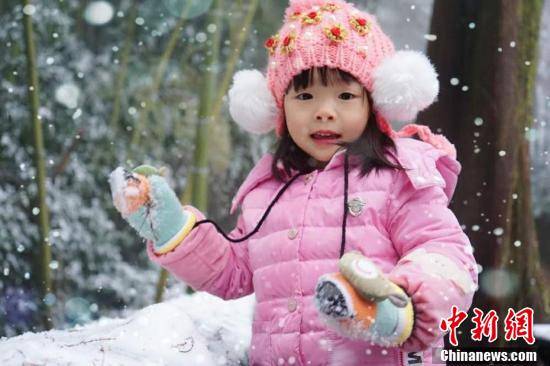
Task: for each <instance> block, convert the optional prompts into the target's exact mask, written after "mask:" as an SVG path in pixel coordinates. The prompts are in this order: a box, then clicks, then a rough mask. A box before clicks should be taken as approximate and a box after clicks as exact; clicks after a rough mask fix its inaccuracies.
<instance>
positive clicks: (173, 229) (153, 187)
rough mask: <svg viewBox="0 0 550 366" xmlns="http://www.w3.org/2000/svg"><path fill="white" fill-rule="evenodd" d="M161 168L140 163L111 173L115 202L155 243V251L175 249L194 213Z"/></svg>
mask: <svg viewBox="0 0 550 366" xmlns="http://www.w3.org/2000/svg"><path fill="white" fill-rule="evenodd" d="M160 173H161V172H160V171H159V170H157V169H156V168H154V167H151V166H145V165H142V166H139V167H137V168H135V169H134V170H133V171H127V170H125V169H123V168H120V167H119V168H117V169H115V170H114V171H113V172H112V173H111V174H110V177H109V183H110V185H111V193H112V197H113V202H114V205H115V207H116V208H117V210H118V211H119V212H120V213H121V215H122V217H123V218H124V219H125V220H126V221H128V223H129V224H130V226H132V227H133V228H134V229H135V230H136V231H137V232H138V233H139V235H140V236H141V237H142V238H144V239H146V240H150V241H152V242H153V244H154V249H155V252H156V253H159V254H164V253H167V252H169V251H171V250H172V249H174V248H175V247H176V246H177V245H178V244H179V243H180V242H181V241H182V240H183V238H184V237H185V236H186V235H187V234H188V233H189V232H190V231H191V229H192V228H193V226H194V224H195V215H194V214H193V213H191V212H189V211H186V210H184V209H183V207H182V206H181V204H180V202H179V200H178V198H177V196H176V194H175V193H174V191H173V190H172V189H171V188H170V186H169V185H168V182H167V181H166V179H164V177H162V176H161V175H160Z"/></svg>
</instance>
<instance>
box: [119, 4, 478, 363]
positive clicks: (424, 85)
mask: <svg viewBox="0 0 550 366" xmlns="http://www.w3.org/2000/svg"><path fill="white" fill-rule="evenodd" d="M265 45H266V48H267V49H268V52H269V64H268V69H267V78H264V76H263V75H262V74H261V73H260V72H259V71H250V70H249V71H241V72H239V73H237V74H236V75H235V78H234V83H233V86H232V88H231V90H230V92H229V97H230V112H231V114H232V116H233V118H234V119H235V120H236V121H237V122H238V123H239V124H240V125H241V126H242V127H243V128H245V129H247V130H248V131H251V132H254V133H265V132H269V131H270V130H272V129H273V128H275V129H276V133H277V136H278V138H279V139H278V145H277V148H276V151H275V152H274V154H267V155H266V156H264V157H263V158H262V159H261V160H260V161H259V162H258V163H257V164H256V166H255V167H254V168H253V170H252V171H251V173H250V174H249V175H248V177H247V178H246V180H245V181H244V183H243V184H242V186H241V187H240V189H239V190H238V192H237V194H236V196H235V198H234V200H233V203H232V207H231V213H233V212H235V210H236V209H237V208H238V207H240V208H241V213H240V215H239V217H238V222H237V227H236V228H235V229H234V230H233V231H232V232H231V233H230V234H228V235H225V234H223V233H222V232H221V230H219V228H218V227H217V225H215V224H214V225H213V223H212V222H211V221H209V220H205V219H204V215H203V214H202V213H201V212H199V211H198V210H197V209H195V208H194V207H192V206H184V207H183V208H182V207H181V205H180V204H179V202H178V199H177V197H176V196H175V194H174V193H173V192H172V191H171V189H170V188H169V187H168V185H167V183H166V181H165V180H164V179H163V178H162V177H161V176H160V175H157V174H155V173H156V172H155V171H154V170H151V169H148V168H146V167H141V168H139V169H137V170H136V171H134V172H126V173H124V174H122V173H121V170H120V169H118V170H117V171H115V173H114V174H113V175H112V186H113V197H114V200H115V205H116V207H117V208H118V209H119V210H120V211H121V212H122V214H123V216H124V217H125V218H126V219H127V220H128V221H129V222H130V224H131V225H132V226H133V227H135V228H136V229H137V230H138V232H139V233H140V234H141V236H142V237H144V238H146V239H148V245H147V249H148V253H149V256H150V258H151V259H152V260H153V261H155V262H157V263H159V264H160V265H161V266H163V267H164V268H166V269H167V270H168V271H170V272H171V273H172V274H174V275H175V276H176V277H178V278H180V279H181V280H183V281H185V282H186V283H187V284H189V285H190V286H192V287H193V288H194V289H195V290H198V291H207V292H209V293H211V294H214V295H216V296H219V297H221V298H223V299H234V298H238V297H241V296H246V295H249V294H251V293H255V296H256V300H257V304H256V307H255V312H254V320H253V336H252V344H251V347H250V351H249V359H250V364H251V365H329V364H333V365H344V364H349V365H420V364H423V365H430V364H432V349H433V348H435V347H442V346H443V340H442V336H443V334H442V332H441V331H440V330H439V324H440V322H441V320H442V319H443V318H447V317H449V316H450V314H451V307H452V306H453V305H456V306H457V307H458V309H460V310H467V309H468V308H469V306H470V304H471V301H472V296H473V293H474V291H475V289H476V286H477V272H476V266H475V260H474V258H473V256H472V248H471V245H470V243H469V240H468V238H467V237H466V235H465V234H464V232H463V231H462V229H461V227H460V225H459V223H458V221H457V219H456V217H455V216H454V214H453V213H452V212H451V211H450V210H449V209H448V207H447V206H448V204H449V201H450V199H451V197H452V195H453V192H454V189H455V186H456V182H457V177H458V174H459V172H460V169H461V167H460V164H459V163H458V162H457V161H456V152H455V149H454V146H453V145H451V144H450V143H449V142H448V141H447V140H446V139H445V138H444V137H443V136H441V135H434V134H432V133H431V131H430V130H429V129H428V128H427V127H425V126H419V125H415V124H411V125H407V126H405V127H404V128H403V129H401V130H400V132H395V131H394V130H393V129H392V128H391V126H390V124H389V123H388V121H392V120H411V119H413V118H414V117H415V116H416V114H417V112H418V111H420V110H422V109H424V108H426V107H427V106H428V105H430V104H431V103H432V102H433V100H434V99H435V97H436V96H437V93H438V81H437V74H436V73H435V71H434V69H433V66H432V65H431V64H430V62H429V61H428V60H427V58H426V57H425V56H424V55H422V54H420V53H417V52H412V51H400V52H395V51H394V48H393V44H392V42H391V41H390V39H389V38H388V37H387V36H386V35H385V34H384V33H383V32H382V30H381V29H380V28H379V26H378V24H377V22H376V20H375V19H374V17H373V16H371V15H370V14H367V13H364V12H361V11H358V10H357V9H355V8H354V6H353V5H351V4H349V3H346V2H344V1H342V0H330V1H329V0H326V1H325V0H301V1H298V0H296V1H290V6H289V8H288V9H287V10H286V13H285V21H284V24H283V26H282V28H281V29H280V30H279V32H278V34H277V35H275V36H273V37H271V38H270V39H268V40H267V41H266V44H265ZM415 134H418V136H419V137H420V139H421V140H417V139H413V138H410V136H413V135H415ZM144 223H147V224H144ZM344 254H345V255H344ZM342 274H343V275H344V277H342V276H341V275H342ZM350 284H351V287H350V286H349V285H350ZM354 291H355V292H354ZM357 294H359V295H360V298H358V297H357ZM365 304H366V305H365ZM365 314H366V315H365Z"/></svg>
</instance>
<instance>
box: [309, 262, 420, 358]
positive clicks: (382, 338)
mask: <svg viewBox="0 0 550 366" xmlns="http://www.w3.org/2000/svg"><path fill="white" fill-rule="evenodd" d="M339 267H340V272H336V273H329V274H325V275H323V276H321V277H320V278H319V281H318V282H317V287H316V288H315V304H316V306H317V310H318V311H319V314H320V316H321V318H322V319H323V320H324V321H325V322H326V323H327V325H328V326H329V327H330V328H333V329H335V330H336V331H338V332H339V333H340V334H342V335H344V336H346V337H349V338H352V339H361V340H368V341H370V342H372V343H375V344H378V345H381V346H386V347H387V346H397V345H400V344H402V343H403V342H404V341H405V340H406V339H407V338H408V337H409V336H410V334H411V332H412V327H413V321H414V312H413V308H412V304H411V301H410V299H409V297H408V296H407V294H405V292H404V291H403V290H402V289H401V288H400V287H399V286H397V285H396V284H394V283H393V282H391V281H390V280H388V279H387V278H386V276H385V275H384V274H383V273H382V272H381V271H380V270H379V269H378V267H377V266H376V265H375V264H374V262H372V261H371V260H370V259H368V258H366V257H365V256H363V255H362V254H361V253H359V252H355V251H352V252H349V253H346V254H345V255H344V256H343V257H342V258H341V259H340V262H339Z"/></svg>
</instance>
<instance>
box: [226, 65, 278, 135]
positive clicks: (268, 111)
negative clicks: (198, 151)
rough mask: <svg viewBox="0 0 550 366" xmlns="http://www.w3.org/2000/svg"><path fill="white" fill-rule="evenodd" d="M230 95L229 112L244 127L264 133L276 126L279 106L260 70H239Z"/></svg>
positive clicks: (255, 132) (234, 77) (249, 130)
mask: <svg viewBox="0 0 550 366" xmlns="http://www.w3.org/2000/svg"><path fill="white" fill-rule="evenodd" d="M228 95H229V113H230V114H231V117H233V120H234V121H235V122H237V124H238V125H239V126H241V127H242V128H243V129H245V130H246V131H248V132H251V133H254V134H263V133H267V132H269V131H271V130H272V129H274V128H275V123H276V118H277V106H276V104H275V99H274V98H273V95H272V94H271V92H270V91H269V88H268V86H267V80H266V78H265V76H264V75H263V74H262V73H261V72H260V71H258V70H241V71H238V72H237V73H236V74H235V75H234V76H233V85H232V86H231V88H230V89H229V93H228Z"/></svg>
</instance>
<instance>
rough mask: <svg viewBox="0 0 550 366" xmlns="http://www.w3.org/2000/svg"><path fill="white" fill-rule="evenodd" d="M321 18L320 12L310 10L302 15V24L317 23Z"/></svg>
mask: <svg viewBox="0 0 550 366" xmlns="http://www.w3.org/2000/svg"><path fill="white" fill-rule="evenodd" d="M321 19H322V15H321V13H319V12H317V11H310V12H309V13H307V14H305V15H304V16H303V17H302V23H303V24H308V25H311V24H318V23H319V22H320V21H321Z"/></svg>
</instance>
